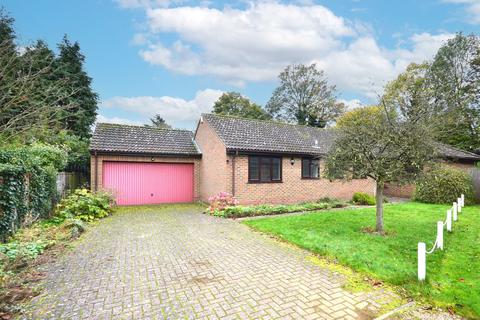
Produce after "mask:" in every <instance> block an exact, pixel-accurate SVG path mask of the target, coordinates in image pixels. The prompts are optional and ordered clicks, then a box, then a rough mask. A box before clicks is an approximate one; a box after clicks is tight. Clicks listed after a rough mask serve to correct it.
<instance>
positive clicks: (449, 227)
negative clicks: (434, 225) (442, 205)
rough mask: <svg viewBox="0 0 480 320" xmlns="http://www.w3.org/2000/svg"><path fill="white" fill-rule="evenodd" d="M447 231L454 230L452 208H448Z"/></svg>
mask: <svg viewBox="0 0 480 320" xmlns="http://www.w3.org/2000/svg"><path fill="white" fill-rule="evenodd" d="M447 231H448V232H452V210H451V209H450V210H447Z"/></svg>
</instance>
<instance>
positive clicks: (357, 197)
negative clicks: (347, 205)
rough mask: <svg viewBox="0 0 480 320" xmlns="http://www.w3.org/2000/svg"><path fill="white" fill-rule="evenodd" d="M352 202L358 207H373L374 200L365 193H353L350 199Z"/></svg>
mask: <svg viewBox="0 0 480 320" xmlns="http://www.w3.org/2000/svg"><path fill="white" fill-rule="evenodd" d="M352 202H353V203H355V204H358V205H368V206H373V205H374V204H375V203H376V201H375V198H374V197H373V196H371V195H369V194H368V193H365V192H355V193H354V194H353V197H352Z"/></svg>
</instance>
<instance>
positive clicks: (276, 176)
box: [272, 158, 282, 180]
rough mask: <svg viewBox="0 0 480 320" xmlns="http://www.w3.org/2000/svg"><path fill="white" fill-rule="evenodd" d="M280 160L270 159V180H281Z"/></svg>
mask: <svg viewBox="0 0 480 320" xmlns="http://www.w3.org/2000/svg"><path fill="white" fill-rule="evenodd" d="M280 160H281V159H280V158H272V180H280V179H281V176H282V174H281V165H280Z"/></svg>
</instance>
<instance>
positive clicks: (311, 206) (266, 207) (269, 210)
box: [207, 194, 347, 218]
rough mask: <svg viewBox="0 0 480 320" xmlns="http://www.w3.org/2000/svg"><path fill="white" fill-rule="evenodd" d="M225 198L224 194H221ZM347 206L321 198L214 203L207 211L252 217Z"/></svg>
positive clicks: (233, 216) (213, 213)
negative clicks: (281, 202) (297, 201)
mask: <svg viewBox="0 0 480 320" xmlns="http://www.w3.org/2000/svg"><path fill="white" fill-rule="evenodd" d="M223 198H225V194H224V195H223ZM226 198H228V199H229V202H231V203H237V202H236V200H235V201H233V200H232V196H230V195H228V196H227V197H226ZM345 206H347V203H345V202H342V201H339V200H336V199H328V198H325V199H322V200H319V201H318V202H307V203H300V204H290V205H270V204H262V205H254V206H239V205H226V206H218V203H214V204H213V205H211V206H210V207H209V209H208V210H207V213H209V214H210V215H212V216H216V217H223V218H243V217H254V216H264V215H275V214H281V213H291V212H302V211H314V210H324V209H331V208H342V207H345Z"/></svg>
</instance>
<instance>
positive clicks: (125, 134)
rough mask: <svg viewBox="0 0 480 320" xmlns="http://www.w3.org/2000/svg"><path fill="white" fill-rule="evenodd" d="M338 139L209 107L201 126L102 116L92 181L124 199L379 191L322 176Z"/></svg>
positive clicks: (275, 198)
mask: <svg viewBox="0 0 480 320" xmlns="http://www.w3.org/2000/svg"><path fill="white" fill-rule="evenodd" d="M333 140H334V134H333V132H332V131H329V130H325V129H319V128H313V127H307V126H299V125H291V124H285V123H279V122H274V121H261V120H252V119H243V118H237V117H231V116H220V115H214V114H203V115H202V116H201V118H200V120H199V122H198V124H197V128H196V131H195V133H192V132H190V131H187V130H176V129H158V128H152V127H142V126H129V125H118V124H106V123H100V124H98V125H97V127H96V129H95V132H94V134H93V137H92V141H91V146H90V152H91V155H92V157H91V175H92V176H91V185H92V189H94V190H100V189H105V190H109V191H111V192H113V193H114V194H115V196H116V198H117V202H118V203H119V204H120V205H130V204H132V205H133V204H153V203H172V202H192V201H197V200H202V201H208V198H209V197H210V196H212V195H215V194H217V193H219V192H221V191H226V192H229V193H232V194H233V195H235V197H236V198H237V199H238V200H239V201H240V203H242V204H253V203H295V202H301V201H312V200H318V199H321V198H324V197H332V198H340V199H351V197H352V195H353V193H354V192H358V191H361V192H366V193H369V194H372V195H373V194H374V192H375V182H374V181H373V180H371V179H354V180H351V181H332V180H328V179H325V178H323V177H321V170H322V167H323V159H324V158H325V156H326V155H327V153H328V150H329V148H330V147H331V145H332V143H333ZM441 152H442V154H443V155H444V156H445V158H446V159H449V160H450V161H454V163H455V164H456V165H461V166H464V165H465V166H471V165H473V162H474V161H478V160H480V157H478V156H475V155H473V154H469V153H466V152H463V151H460V150H457V149H454V148H450V147H443V148H442V150H441ZM472 155H473V156H472Z"/></svg>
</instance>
